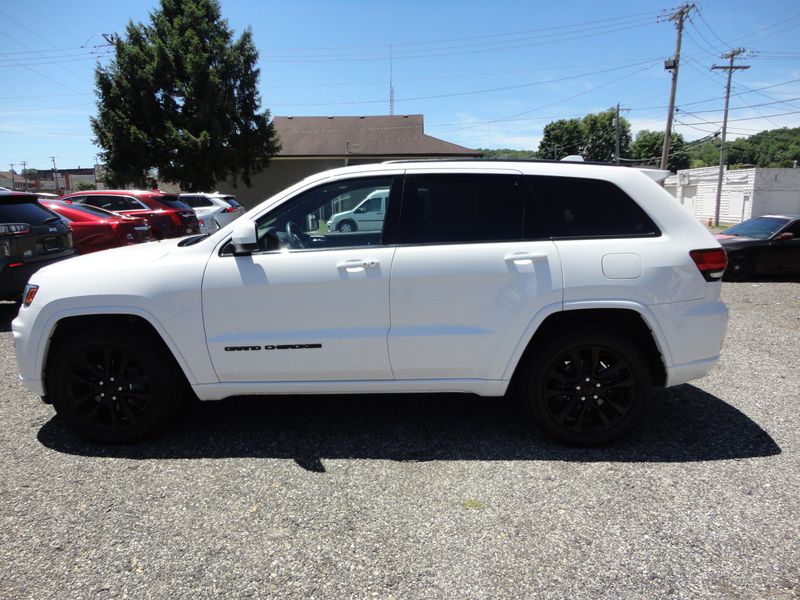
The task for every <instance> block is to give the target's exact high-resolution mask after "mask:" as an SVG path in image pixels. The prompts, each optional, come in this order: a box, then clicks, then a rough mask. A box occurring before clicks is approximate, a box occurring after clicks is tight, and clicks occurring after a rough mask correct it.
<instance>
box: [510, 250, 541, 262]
mask: <svg viewBox="0 0 800 600" xmlns="http://www.w3.org/2000/svg"><path fill="white" fill-rule="evenodd" d="M505 261H506V262H513V263H514V264H515V265H521V264H524V263H539V262H547V254H545V253H543V252H514V253H513V254H507V255H506V256H505Z"/></svg>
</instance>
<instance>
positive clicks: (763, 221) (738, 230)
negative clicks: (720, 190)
mask: <svg viewBox="0 0 800 600" xmlns="http://www.w3.org/2000/svg"><path fill="white" fill-rule="evenodd" d="M786 223H787V220H786V219H781V218H780V217H756V218H755V219H749V220H748V221H745V222H744V223H739V224H738V225H734V226H733V227H731V228H730V229H726V230H725V231H723V232H721V233H722V235H740V236H742V237H751V238H756V239H758V240H765V239H767V238H768V237H771V236H772V235H773V234H774V233H775V232H776V231H778V229H780V228H781V227H783V226H784V225H786Z"/></svg>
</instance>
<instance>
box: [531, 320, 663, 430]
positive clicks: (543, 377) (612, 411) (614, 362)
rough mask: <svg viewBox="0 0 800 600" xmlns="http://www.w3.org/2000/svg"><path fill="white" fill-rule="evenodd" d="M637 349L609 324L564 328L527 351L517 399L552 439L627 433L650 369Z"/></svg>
mask: <svg viewBox="0 0 800 600" xmlns="http://www.w3.org/2000/svg"><path fill="white" fill-rule="evenodd" d="M641 355H642V353H641V351H640V349H639V348H638V347H637V346H636V345H635V344H633V343H632V342H630V341H628V340H627V339H625V338H623V337H621V336H620V335H619V334H617V333H616V332H615V331H613V330H605V329H599V328H598V329H593V330H591V331H568V332H566V333H564V334H562V335H559V336H558V337H557V338H555V339H553V340H550V341H548V342H545V343H544V344H541V345H540V346H539V347H538V348H536V349H535V350H534V351H533V352H531V353H530V354H529V355H528V357H527V361H528V362H527V365H525V366H526V367H527V368H526V371H525V373H524V375H523V377H522V380H521V384H522V385H521V389H520V392H521V395H522V401H523V404H524V406H525V408H526V409H527V411H528V413H529V415H530V416H531V418H532V419H533V421H534V422H535V423H536V424H537V425H538V426H539V428H540V429H541V430H542V431H543V432H544V433H546V434H547V435H549V436H550V437H553V438H555V439H557V440H560V441H563V442H567V443H570V444H577V445H582V446H593V445H598V444H604V443H607V442H610V441H612V440H615V439H617V438H619V437H621V436H623V435H625V434H626V433H628V432H629V431H630V430H631V429H632V428H633V427H634V426H635V425H636V424H637V423H638V422H639V421H640V420H641V418H642V415H643V414H644V410H645V408H646V405H647V402H648V398H649V394H650V388H651V375H650V370H649V368H648V367H647V364H646V363H645V362H644V360H643V359H642V358H641Z"/></svg>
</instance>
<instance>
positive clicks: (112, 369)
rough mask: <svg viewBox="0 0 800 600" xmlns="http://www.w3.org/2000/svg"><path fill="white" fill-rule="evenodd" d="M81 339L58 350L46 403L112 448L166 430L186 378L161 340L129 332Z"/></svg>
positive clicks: (81, 431) (50, 368) (80, 430)
mask: <svg viewBox="0 0 800 600" xmlns="http://www.w3.org/2000/svg"><path fill="white" fill-rule="evenodd" d="M78 335H80V337H77V336H76V337H74V338H72V339H69V340H67V341H66V342H65V343H64V344H63V345H61V346H60V347H59V348H58V349H56V351H55V352H56V354H55V356H54V357H53V358H52V359H51V361H50V362H49V364H48V368H47V373H46V376H45V380H46V385H47V393H48V394H47V395H48V398H49V400H51V401H52V403H53V406H54V408H55V410H56V412H57V413H58V415H59V416H60V417H61V418H62V419H63V420H64V422H65V423H66V424H67V425H68V426H69V427H70V428H72V429H74V430H75V431H76V432H78V433H79V434H80V435H82V436H83V437H85V438H88V439H90V440H93V441H96V442H103V443H111V444H123V443H128V442H133V441H136V440H140V439H142V438H145V437H147V436H150V435H152V434H153V433H155V432H156V431H158V430H159V429H160V428H162V427H163V426H164V425H165V424H166V423H167V422H168V421H169V419H170V418H171V417H172V415H173V414H174V412H175V411H176V409H177V408H178V406H179V405H180V403H181V400H182V397H183V395H184V393H183V386H182V385H181V384H182V383H183V375H182V373H180V370H179V368H178V366H177V365H176V364H175V361H174V359H173V357H172V356H171V355H170V354H169V352H168V351H167V350H166V348H164V346H163V344H162V343H161V340H158V339H154V337H153V336H152V335H142V332H141V331H134V330H133V329H130V328H124V329H119V330H111V331H101V330H90V331H87V332H81V334H78ZM176 369H178V370H177V371H176Z"/></svg>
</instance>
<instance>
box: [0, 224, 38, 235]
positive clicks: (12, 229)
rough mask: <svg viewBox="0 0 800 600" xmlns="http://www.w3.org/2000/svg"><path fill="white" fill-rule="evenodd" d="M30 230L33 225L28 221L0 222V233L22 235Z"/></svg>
mask: <svg viewBox="0 0 800 600" xmlns="http://www.w3.org/2000/svg"><path fill="white" fill-rule="evenodd" d="M30 232H31V226H30V225H29V224H28V223H0V235H22V234H24V233H30Z"/></svg>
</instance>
